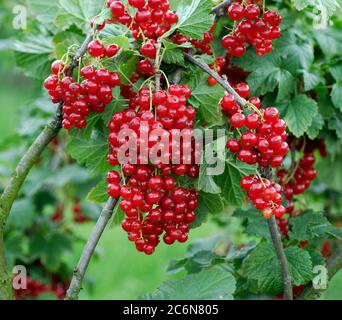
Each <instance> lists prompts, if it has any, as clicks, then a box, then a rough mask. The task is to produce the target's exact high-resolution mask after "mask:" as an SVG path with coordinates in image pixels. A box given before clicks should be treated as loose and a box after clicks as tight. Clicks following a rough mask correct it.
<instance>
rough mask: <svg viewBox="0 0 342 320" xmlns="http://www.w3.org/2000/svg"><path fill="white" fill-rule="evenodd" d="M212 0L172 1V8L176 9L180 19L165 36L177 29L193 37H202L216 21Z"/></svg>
mask: <svg viewBox="0 0 342 320" xmlns="http://www.w3.org/2000/svg"><path fill="white" fill-rule="evenodd" d="M212 5H213V3H212V1H211V0H175V1H171V9H172V10H175V11H176V13H177V15H178V17H179V21H178V23H177V24H176V25H175V26H173V27H172V28H171V30H170V31H169V32H167V33H166V34H165V35H164V38H166V37H167V36H169V35H170V34H172V33H173V32H175V31H176V30H177V31H178V32H180V33H182V34H185V35H186V36H188V37H190V38H192V39H202V37H203V33H204V32H206V31H208V30H209V29H210V27H211V26H212V24H213V22H214V15H211V14H210V11H211V9H212Z"/></svg>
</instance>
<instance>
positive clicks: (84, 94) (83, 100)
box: [44, 61, 120, 130]
mask: <svg viewBox="0 0 342 320" xmlns="http://www.w3.org/2000/svg"><path fill="white" fill-rule="evenodd" d="M57 66H58V67H57ZM51 70H52V73H53V75H51V76H49V77H48V78H47V79H46V80H45V82H44V87H45V88H46V89H47V90H48V92H49V95H50V97H51V100H52V102H53V103H59V102H63V114H64V119H63V127H64V128H65V129H67V130H70V129H72V128H73V127H76V128H79V129H81V128H84V127H85V126H86V125H87V120H86V118H87V116H89V115H90V113H91V112H92V111H93V112H96V113H100V112H103V111H104V110H105V108H106V105H108V104H109V103H111V102H112V100H113V95H112V88H114V87H116V86H118V85H119V84H120V77H119V75H118V74H117V73H115V72H110V71H108V70H107V69H105V68H100V69H97V70H96V69H95V68H93V67H91V66H85V67H83V68H82V69H81V71H80V74H81V75H82V77H83V79H84V80H83V81H82V82H81V83H77V82H75V81H74V79H73V78H72V77H70V76H65V75H64V71H63V70H64V64H63V63H62V62H60V61H55V62H54V63H53V64H52V67H51Z"/></svg>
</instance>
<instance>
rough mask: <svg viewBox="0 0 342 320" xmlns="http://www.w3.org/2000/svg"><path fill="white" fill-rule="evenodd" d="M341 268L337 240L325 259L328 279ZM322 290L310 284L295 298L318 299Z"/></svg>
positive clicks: (341, 243)
mask: <svg viewBox="0 0 342 320" xmlns="http://www.w3.org/2000/svg"><path fill="white" fill-rule="evenodd" d="M341 268H342V241H339V243H338V244H337V248H336V249H335V250H334V252H333V253H332V255H331V256H330V258H329V259H328V261H327V271H328V274H327V276H328V279H326V280H327V281H328V280H331V278H333V276H334V275H335V274H336V273H337V272H338V271H339V270H341ZM323 292H324V290H323V289H322V290H319V289H315V288H314V286H313V285H312V284H310V285H309V286H308V287H306V288H305V289H304V291H303V292H302V293H301V294H300V295H299V297H298V298H297V299H298V300H309V299H318V298H319V297H320V296H321V295H322V293H323Z"/></svg>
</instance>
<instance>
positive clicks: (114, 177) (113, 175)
mask: <svg viewBox="0 0 342 320" xmlns="http://www.w3.org/2000/svg"><path fill="white" fill-rule="evenodd" d="M107 181H108V183H112V184H119V183H120V181H121V177H120V174H119V173H118V172H117V171H114V170H113V171H110V172H108V174H107Z"/></svg>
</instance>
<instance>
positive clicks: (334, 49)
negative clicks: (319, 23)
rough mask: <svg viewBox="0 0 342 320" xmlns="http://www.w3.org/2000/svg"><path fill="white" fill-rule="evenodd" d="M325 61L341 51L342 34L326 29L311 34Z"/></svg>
mask: <svg viewBox="0 0 342 320" xmlns="http://www.w3.org/2000/svg"><path fill="white" fill-rule="evenodd" d="M313 35H314V37H315V38H316V40H317V42H318V44H319V46H320V48H321V50H322V51H323V53H324V55H325V56H326V58H327V59H329V58H331V57H333V56H338V55H340V54H341V51H342V34H341V32H340V31H339V30H335V29H333V28H328V29H325V30H319V31H316V30H315V32H314V33H313Z"/></svg>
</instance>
